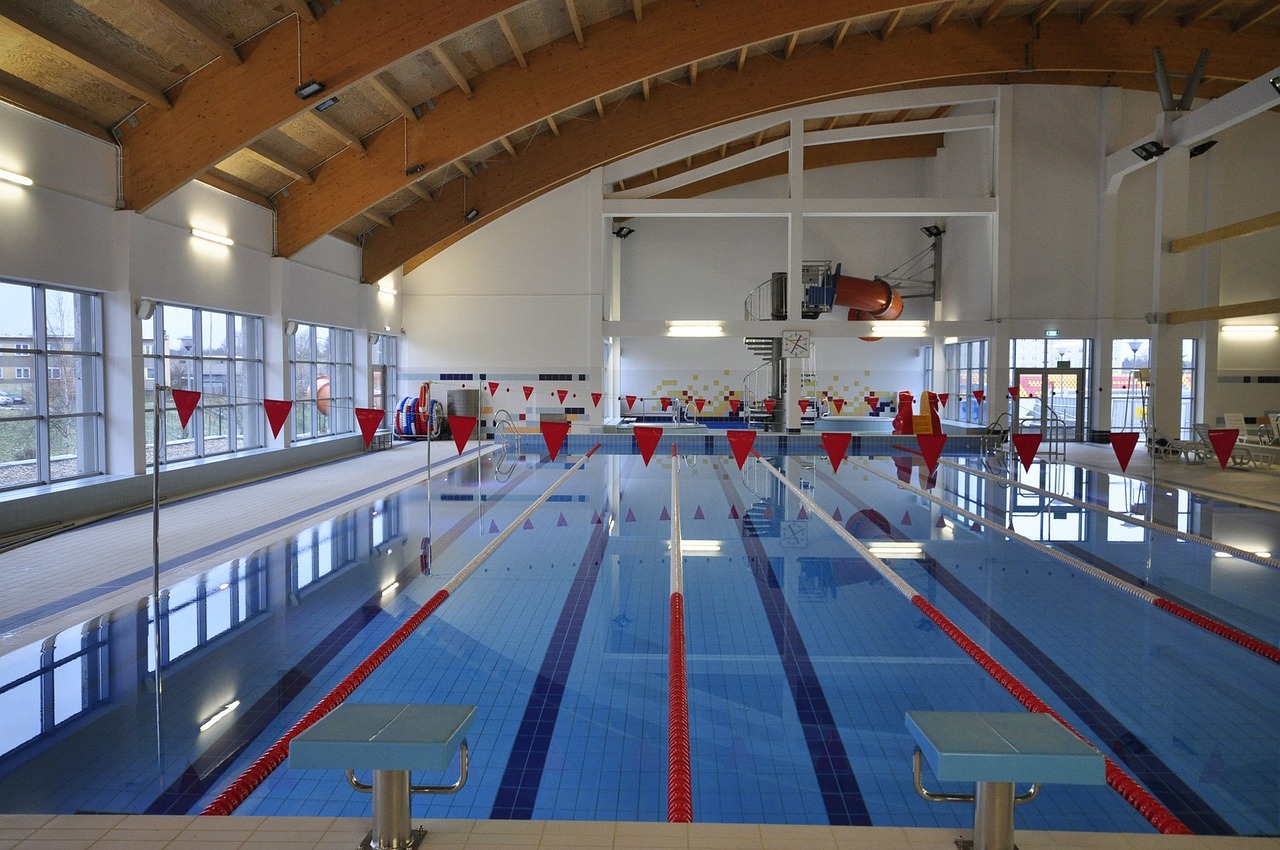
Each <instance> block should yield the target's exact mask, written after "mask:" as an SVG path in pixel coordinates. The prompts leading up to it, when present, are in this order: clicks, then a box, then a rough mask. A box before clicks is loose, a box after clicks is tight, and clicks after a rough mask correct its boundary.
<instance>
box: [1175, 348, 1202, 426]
mask: <svg viewBox="0 0 1280 850" xmlns="http://www.w3.org/2000/svg"><path fill="white" fill-rule="evenodd" d="M1199 369H1200V363H1199V360H1198V358H1197V356H1196V341H1195V340H1194V339H1184V340H1183V341H1182V383H1181V386H1182V390H1181V392H1180V393H1179V396H1180V398H1181V409H1182V417H1181V418H1182V421H1181V422H1180V423H1179V425H1180V427H1181V428H1182V435H1181V436H1182V439H1184V440H1189V439H1191V437H1192V436H1194V433H1193V431H1192V428H1191V425H1192V423H1193V422H1194V421H1195V416H1196V373H1197V372H1198V371H1199Z"/></svg>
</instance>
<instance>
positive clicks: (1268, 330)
mask: <svg viewBox="0 0 1280 850" xmlns="http://www.w3.org/2000/svg"><path fill="white" fill-rule="evenodd" d="M1277 330H1280V325H1223V326H1222V332H1223V333H1224V334H1273V333H1275V332H1276V331H1277Z"/></svg>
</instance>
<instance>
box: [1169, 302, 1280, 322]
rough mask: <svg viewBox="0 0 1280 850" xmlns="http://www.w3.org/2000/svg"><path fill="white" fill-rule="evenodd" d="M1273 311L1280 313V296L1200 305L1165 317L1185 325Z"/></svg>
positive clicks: (1176, 311)
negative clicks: (1243, 301)
mask: <svg viewBox="0 0 1280 850" xmlns="http://www.w3.org/2000/svg"><path fill="white" fill-rule="evenodd" d="M1272 313H1280V298H1271V299H1268V300H1266V301H1249V302H1247V303H1244V304H1223V305H1221V306H1219V307H1200V308H1197V309H1195V310H1174V311H1173V312H1171V313H1169V315H1168V316H1166V317H1165V319H1166V321H1167V322H1168V323H1169V324H1171V325H1185V324H1187V323H1188V322H1214V321H1217V320H1218V319H1242V318H1244V317H1246V316H1269V315H1271V314H1272Z"/></svg>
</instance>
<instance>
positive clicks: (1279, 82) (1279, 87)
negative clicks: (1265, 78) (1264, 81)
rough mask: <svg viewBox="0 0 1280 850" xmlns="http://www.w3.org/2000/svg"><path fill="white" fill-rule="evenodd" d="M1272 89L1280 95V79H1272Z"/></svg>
mask: <svg viewBox="0 0 1280 850" xmlns="http://www.w3.org/2000/svg"><path fill="white" fill-rule="evenodd" d="M1271 87H1272V88H1273V89H1275V90H1276V94H1280V77H1272V78H1271Z"/></svg>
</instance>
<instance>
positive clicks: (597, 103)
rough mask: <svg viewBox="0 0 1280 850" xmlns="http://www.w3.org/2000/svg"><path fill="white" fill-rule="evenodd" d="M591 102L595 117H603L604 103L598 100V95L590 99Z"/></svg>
mask: <svg viewBox="0 0 1280 850" xmlns="http://www.w3.org/2000/svg"><path fill="white" fill-rule="evenodd" d="M591 102H592V103H594V104H595V107H596V115H597V116H598V117H600V118H603V117H604V101H603V100H601V99H600V95H596V96H595V97H593V98H591Z"/></svg>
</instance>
